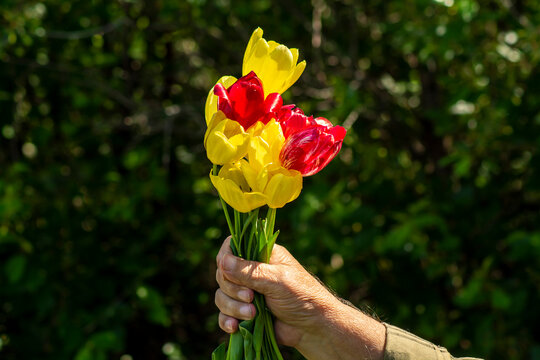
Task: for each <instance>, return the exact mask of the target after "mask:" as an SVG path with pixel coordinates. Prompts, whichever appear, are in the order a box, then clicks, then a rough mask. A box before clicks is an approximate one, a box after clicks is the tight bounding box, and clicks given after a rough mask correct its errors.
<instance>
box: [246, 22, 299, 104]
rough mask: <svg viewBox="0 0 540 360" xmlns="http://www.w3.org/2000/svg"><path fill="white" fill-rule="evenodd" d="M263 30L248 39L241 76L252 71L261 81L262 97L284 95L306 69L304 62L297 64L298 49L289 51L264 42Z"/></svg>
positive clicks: (257, 30)
mask: <svg viewBox="0 0 540 360" xmlns="http://www.w3.org/2000/svg"><path fill="white" fill-rule="evenodd" d="M262 35H263V30H262V29H261V28H257V29H256V30H255V31H254V32H253V34H252V35H251V38H250V39H249V43H248V46H247V48H246V52H245V53H244V62H243V64H242V75H247V74H249V72H250V71H254V72H255V74H257V76H258V77H259V79H261V81H262V83H263V87H264V96H265V97H266V96H267V95H268V94H271V93H275V92H277V93H280V94H282V93H284V92H285V91H286V90H287V89H288V88H290V87H291V85H292V84H294V83H295V82H296V80H298V78H299V77H300V75H302V72H303V71H304V69H305V68H306V61H305V60H304V61H302V62H301V63H299V64H297V62H298V49H289V48H288V47H286V46H285V45H281V44H278V43H277V42H275V41H268V42H267V41H266V40H265V39H264V38H263V37H262Z"/></svg>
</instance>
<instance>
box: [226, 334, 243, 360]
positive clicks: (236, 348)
mask: <svg viewBox="0 0 540 360" xmlns="http://www.w3.org/2000/svg"><path fill="white" fill-rule="evenodd" d="M229 341H230V343H229V356H228V358H229V360H236V359H242V358H243V356H244V338H243V337H242V334H240V332H239V331H237V332H235V333H234V334H232V335H231V339H230V340H229Z"/></svg>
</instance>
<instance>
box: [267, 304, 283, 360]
mask: <svg viewBox="0 0 540 360" xmlns="http://www.w3.org/2000/svg"><path fill="white" fill-rule="evenodd" d="M266 333H267V334H268V337H269V338H270V344H272V348H273V349H274V354H275V355H276V356H277V358H278V360H283V356H281V352H280V351H279V347H278V344H277V341H276V335H275V334H274V323H273V321H272V315H271V314H266Z"/></svg>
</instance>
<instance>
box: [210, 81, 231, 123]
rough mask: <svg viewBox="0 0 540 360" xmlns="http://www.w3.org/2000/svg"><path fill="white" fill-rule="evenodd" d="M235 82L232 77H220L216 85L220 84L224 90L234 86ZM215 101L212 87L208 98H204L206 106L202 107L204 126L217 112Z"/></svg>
mask: <svg viewBox="0 0 540 360" xmlns="http://www.w3.org/2000/svg"><path fill="white" fill-rule="evenodd" d="M235 81H236V78H235V77H234V76H222V77H221V78H220V79H219V80H218V81H217V83H216V84H222V85H223V86H225V88H228V87H229V86H231V85H232V84H234V83H235ZM214 86H215V85H214ZM217 101H218V97H217V96H216V95H214V87H212V88H211V89H210V91H209V92H208V96H207V97H206V105H205V107H204V117H205V119H206V125H208V123H209V122H210V120H211V119H212V117H213V116H214V114H215V113H216V112H217Z"/></svg>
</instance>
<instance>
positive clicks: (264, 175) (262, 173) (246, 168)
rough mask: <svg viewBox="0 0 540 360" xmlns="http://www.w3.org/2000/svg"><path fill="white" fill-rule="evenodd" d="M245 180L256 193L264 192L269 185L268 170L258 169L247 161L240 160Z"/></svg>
mask: <svg viewBox="0 0 540 360" xmlns="http://www.w3.org/2000/svg"><path fill="white" fill-rule="evenodd" d="M240 162H241V166H240V167H241V169H242V172H243V174H244V178H245V179H246V181H247V183H248V184H249V186H250V187H251V189H252V190H253V191H254V192H263V190H264V188H265V187H266V184H267V183H268V170H266V169H265V168H262V169H256V168H254V167H253V166H251V164H250V163H249V162H247V161H246V160H240Z"/></svg>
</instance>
